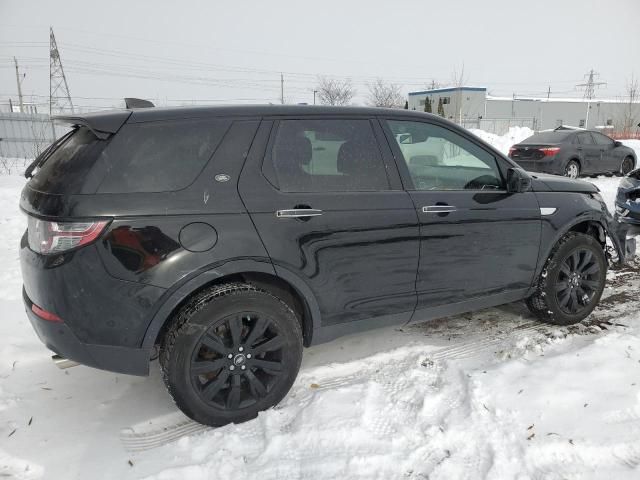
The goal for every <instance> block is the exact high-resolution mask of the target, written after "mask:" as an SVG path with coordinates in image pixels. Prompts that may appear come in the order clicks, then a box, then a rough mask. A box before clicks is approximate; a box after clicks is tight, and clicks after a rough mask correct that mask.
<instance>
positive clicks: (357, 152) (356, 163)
mask: <svg viewBox="0 0 640 480" xmlns="http://www.w3.org/2000/svg"><path fill="white" fill-rule="evenodd" d="M372 155H375V154H374V153H373V152H372V150H371V147H370V146H368V145H367V144H364V143H361V142H355V141H353V140H352V141H348V142H344V143H343V144H342V145H341V146H340V150H338V165H337V168H338V171H339V172H340V173H344V174H345V175H357V174H359V173H362V171H363V169H368V168H369V167H370V166H371V164H372V163H373V161H374V158H375V157H373V158H372Z"/></svg>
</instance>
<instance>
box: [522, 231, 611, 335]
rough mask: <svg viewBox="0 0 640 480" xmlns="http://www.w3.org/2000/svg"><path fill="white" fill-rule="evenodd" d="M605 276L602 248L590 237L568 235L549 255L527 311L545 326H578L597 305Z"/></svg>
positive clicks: (581, 234)
mask: <svg viewBox="0 0 640 480" xmlns="http://www.w3.org/2000/svg"><path fill="white" fill-rule="evenodd" d="M606 274H607V260H606V257H605V254H604V250H603V248H602V245H600V243H599V242H598V241H597V240H596V239H595V238H594V237H592V236H591V235H586V234H584V233H577V232H569V233H567V234H566V235H565V236H564V237H562V238H561V239H560V241H559V242H558V244H557V245H556V246H555V247H554V249H553V251H552V252H551V255H549V258H548V259H547V262H546V264H545V266H544V269H543V270H542V274H541V275H540V278H539V280H538V282H537V286H536V291H535V293H534V294H533V295H531V296H530V297H529V298H528V299H527V300H526V304H527V307H528V308H529V310H530V311H531V312H532V313H533V314H534V315H535V316H537V317H538V318H539V319H540V320H542V321H544V322H547V323H553V324H555V325H572V324H574V323H578V322H580V321H582V320H583V319H585V318H586V317H587V316H588V315H589V314H590V313H591V312H592V311H593V309H594V308H595V307H596V305H597V304H598V302H599V301H600V297H601V296H602V291H603V290H604V284H605V281H606ZM572 287H573V288H572Z"/></svg>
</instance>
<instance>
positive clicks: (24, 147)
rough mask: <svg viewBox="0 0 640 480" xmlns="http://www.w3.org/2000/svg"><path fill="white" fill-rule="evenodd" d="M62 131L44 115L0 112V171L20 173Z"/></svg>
mask: <svg viewBox="0 0 640 480" xmlns="http://www.w3.org/2000/svg"><path fill="white" fill-rule="evenodd" d="M66 131H67V128H66V127H65V126H63V125H55V124H54V122H53V121H52V120H51V118H50V117H49V115H46V114H39V113H21V112H0V174H11V173H21V172H22V171H24V169H25V167H26V166H27V165H28V164H29V163H30V162H31V161H32V160H33V159H34V158H36V157H37V156H38V155H39V154H40V152H42V151H43V150H44V149H45V148H47V147H48V146H49V145H50V144H51V143H52V142H53V141H54V140H55V139H56V138H59V137H60V136H62V135H63V134H64V133H65V132H66Z"/></svg>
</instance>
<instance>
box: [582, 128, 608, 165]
mask: <svg viewBox="0 0 640 480" xmlns="http://www.w3.org/2000/svg"><path fill="white" fill-rule="evenodd" d="M576 137H577V139H578V146H577V147H576V150H578V152H579V153H580V155H581V157H582V165H581V166H580V173H601V172H603V171H604V170H603V169H602V165H601V162H600V148H598V146H597V145H596V143H595V141H594V140H593V137H592V136H591V132H581V133H578V134H577V135H576Z"/></svg>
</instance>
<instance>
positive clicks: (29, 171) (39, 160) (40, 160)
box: [24, 127, 78, 178]
mask: <svg viewBox="0 0 640 480" xmlns="http://www.w3.org/2000/svg"><path fill="white" fill-rule="evenodd" d="M76 130H78V128H77V127H76V128H73V129H72V130H71V131H69V132H67V133H65V134H64V135H63V136H61V137H60V138H59V139H58V140H56V141H55V142H53V143H52V144H51V145H49V146H48V147H47V148H45V149H44V151H43V152H42V153H41V154H40V155H38V156H37V157H36V159H35V160H34V161H33V162H31V163H30V164H29V166H28V167H27V168H26V170H25V171H24V178H31V177H33V171H34V170H35V169H36V168H39V167H41V166H42V165H44V163H45V162H46V161H47V159H48V158H49V157H50V156H51V154H52V153H53V152H54V151H55V150H56V149H57V148H58V147H59V146H60V145H61V144H62V143H63V142H64V141H65V140H67V138H69V137H70V136H71V135H73V134H74V133H75V132H76Z"/></svg>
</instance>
